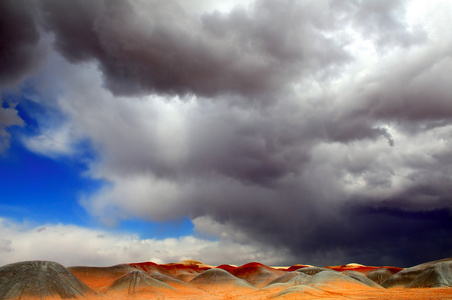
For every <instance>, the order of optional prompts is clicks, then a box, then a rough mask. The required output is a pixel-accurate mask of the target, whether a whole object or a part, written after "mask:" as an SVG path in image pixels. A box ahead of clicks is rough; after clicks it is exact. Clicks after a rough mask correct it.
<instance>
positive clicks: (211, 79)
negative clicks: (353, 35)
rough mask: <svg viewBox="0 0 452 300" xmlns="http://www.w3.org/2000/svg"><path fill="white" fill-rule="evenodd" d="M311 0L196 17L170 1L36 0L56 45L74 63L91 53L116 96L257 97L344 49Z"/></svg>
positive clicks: (336, 59) (330, 19) (329, 18)
mask: <svg viewBox="0 0 452 300" xmlns="http://www.w3.org/2000/svg"><path fill="white" fill-rule="evenodd" d="M324 4H326V3H324ZM310 6H314V5H313V3H312V2H310V1H308V2H306V3H304V2H300V3H295V2H293V1H280V2H273V1H258V2H257V3H256V5H255V6H254V9H252V10H244V9H242V8H237V9H235V10H233V11H232V12H231V13H230V14H227V15H225V14H220V13H218V12H214V13H212V14H205V15H203V16H202V17H201V18H200V19H198V18H194V17H193V16H192V15H188V14H187V13H185V12H184V11H183V10H182V9H181V8H180V7H179V6H178V5H177V4H175V3H173V2H171V1H165V2H162V1H148V2H135V5H134V2H130V3H128V2H126V1H96V2H86V1H65V2H61V1H42V7H43V11H44V12H43V16H44V22H45V28H46V29H47V30H49V31H50V32H52V33H54V34H55V46H56V48H57V49H58V50H59V51H60V52H61V53H62V54H63V55H64V56H65V57H67V58H68V59H69V60H70V61H73V62H79V61H84V60H90V59H96V60H97V61H98V63H99V67H100V68H101V70H102V72H103V74H104V76H105V84H106V86H107V87H108V88H109V89H110V90H112V91H113V92H114V93H115V94H121V95H134V94H145V93H149V92H159V93H169V94H174V93H178V94H186V93H195V94H197V95H204V96H214V95H217V94H222V93H240V94H245V95H256V94H257V95H260V96H261V97H262V96H263V93H268V92H270V91H272V92H273V93H274V92H277V91H278V90H279V89H280V88H281V87H283V86H285V85H286V83H287V82H288V81H290V80H291V79H292V78H293V77H294V76H299V75H300V74H303V73H309V74H311V75H312V74H315V73H317V72H320V71H321V70H322V69H325V68H330V69H334V67H338V66H340V65H341V64H342V63H343V62H344V61H346V60H347V59H348V55H347V53H346V52H345V51H343V49H342V48H341V43H342V42H341V41H336V40H334V39H332V38H327V37H325V36H324V35H321V34H320V32H319V31H318V27H321V28H322V30H325V31H328V30H332V29H333V28H334V26H335V24H336V22H335V20H334V15H333V14H332V11H326V12H323V11H322V9H323V7H320V8H316V7H315V6H314V9H316V10H318V12H319V13H321V15H320V18H319V16H318V15H317V16H314V15H313V14H311V13H308V12H309V8H310ZM324 6H325V7H326V9H328V5H324ZM143 9H146V15H142V14H141V12H140V10H143ZM75 16H77V17H75ZM317 23H319V24H317ZM314 39H315V43H312V42H311V41H313V40H314Z"/></svg>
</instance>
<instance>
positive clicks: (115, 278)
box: [0, 258, 452, 300]
mask: <svg viewBox="0 0 452 300" xmlns="http://www.w3.org/2000/svg"><path fill="white" fill-rule="evenodd" d="M380 284H381V285H380ZM67 298H80V299H92V300H99V299H138V300H143V299H198V300H210V299H239V300H240V299H255V300H258V299H344V298H346V299H452V258H448V259H443V260H440V261H433V262H427V263H424V264H421V265H417V266H413V267H411V268H406V269H401V268H397V267H389V266H385V267H375V266H363V265H360V264H347V265H341V266H328V267H314V266H309V265H295V266H292V267H289V268H282V267H269V266H266V265H263V264H260V263H257V262H253V263H248V264H245V265H242V266H238V267H236V266H232V265H220V266H218V267H212V266H208V265H205V264H203V263H201V262H198V261H192V260H189V261H183V262H180V263H172V264H156V263H152V262H142V263H131V264H122V265H116V266H111V267H84V266H77V267H69V268H67V269H66V268H65V267H63V266H62V265H60V264H58V263H55V262H42V261H34V262H21V263H15V264H10V265H6V266H3V267H1V268H0V299H67Z"/></svg>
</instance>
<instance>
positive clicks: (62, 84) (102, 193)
mask: <svg viewBox="0 0 452 300" xmlns="http://www.w3.org/2000/svg"><path fill="white" fill-rule="evenodd" d="M5 3H6V2H5ZM7 3H9V4H7V5H9V6H8V8H9V9H11V8H13V9H15V10H17V11H18V13H20V14H21V15H23V16H24V17H26V18H27V20H28V21H27V22H25V23H23V24H22V23H21V26H16V27H18V28H17V30H16V31H17V32H16V35H15V36H17V38H16V39H15V40H17V43H16V44H14V43H11V45H10V47H17V48H20V47H24V45H26V44H27V43H30V44H33V45H37V43H38V42H37V40H38V37H39V35H37V34H38V33H40V34H41V41H50V40H52V41H53V43H52V45H53V48H52V49H50V50H48V53H47V57H48V58H47V63H45V64H44V65H43V66H42V67H41V68H40V70H39V72H38V75H37V76H31V77H29V78H28V82H29V84H32V85H34V86H36V87H38V88H37V90H38V92H39V97H37V98H38V100H37V101H40V102H41V103H42V104H43V105H47V106H49V107H52V108H53V109H57V110H58V111H59V112H61V114H62V115H63V116H64V117H65V119H66V122H65V125H64V126H65V127H64V128H55V129H53V130H47V131H46V132H43V136H45V137H46V139H45V140H46V141H52V140H60V141H65V142H64V147H65V148H63V150H64V151H63V152H64V153H65V154H66V155H71V153H73V152H72V151H71V149H70V147H76V145H77V143H76V141H77V140H85V139H87V140H89V141H90V142H91V143H92V145H93V147H94V149H95V150H96V152H97V154H98V157H97V159H96V160H93V161H92V162H91V164H90V175H91V176H92V177H93V178H96V179H103V180H105V181H107V182H108V183H109V184H108V185H106V186H105V187H104V188H103V189H101V190H99V191H98V192H97V193H96V194H92V195H85V196H84V197H83V199H81V204H82V205H83V206H84V207H85V208H86V209H87V210H88V211H89V212H90V213H91V214H93V215H94V216H96V217H98V218H99V219H101V220H102V221H103V222H105V223H107V224H114V223H115V222H117V221H118V220H121V219H130V218H142V219H148V220H154V221H159V220H170V219H173V218H178V217H181V216H188V217H190V218H191V219H192V221H193V222H194V224H195V226H196V228H197V229H198V234H200V235H203V234H204V235H207V236H216V237H218V238H220V240H221V239H222V238H227V239H228V240H229V241H232V242H234V243H246V242H247V241H251V243H261V244H265V245H270V246H271V245H273V246H274V245H282V247H283V248H284V247H287V248H288V249H289V250H290V252H289V253H287V252H284V251H283V250H281V251H283V252H284V253H285V255H286V256H285V257H286V260H285V263H287V264H293V263H297V262H298V263H299V262H300V260H303V261H302V262H303V263H313V264H323V265H325V264H334V263H344V262H348V261H352V260H353V261H358V262H360V263H367V264H395V265H413V264H415V263H417V262H422V261H426V260H429V259H437V258H441V257H444V256H450V250H449V249H451V246H452V245H451V242H450V241H451V240H452V239H451V237H452V236H451V235H452V230H451V229H452V221H451V217H450V211H451V206H452V199H451V198H450V194H451V187H452V182H451V181H452V169H451V162H452V150H451V149H452V147H451V137H452V124H451V118H452V99H451V95H452V90H451V85H450V84H449V83H448V73H449V70H450V67H451V64H452V56H451V53H452V39H450V38H448V36H449V35H448V34H447V32H446V30H445V29H444V22H445V21H447V20H450V18H451V17H452V15H451V14H450V8H451V7H450V4H449V3H448V1H437V2H435V3H432V4H429V6H425V3H422V1H289V0H287V1H269V0H267V1H255V2H251V3H249V5H246V6H245V5H242V6H240V5H236V6H231V7H230V10H226V11H224V10H223V11H215V10H208V11H207V12H205V13H199V12H194V11H189V10H186V9H184V7H183V6H181V5H179V4H178V2H173V1H165V2H162V1H130V2H129V1H96V2H86V1H75V0H74V1H66V2H61V1H37V2H32V3H33V4H34V8H35V9H36V10H37V13H36V12H35V14H32V13H31V12H30V10H27V7H25V6H24V7H19V6H15V5H14V4H12V2H11V3H10V2H7ZM30 14H31V15H30ZM74 15H77V16H78V17H77V18H73V17H72V16H74ZM118 20H121V22H118ZM16 27H14V28H16ZM22 27H23V28H28V27H30V28H31V29H30V32H31V33H29V35H27V34H25V33H24V31H25V29H21V28H22ZM35 35H37V37H35ZM48 47H51V46H48ZM27 49H29V48H27ZM30 51H32V50H30ZM36 51H37V50H35V51H34V52H33V53H38V52H36ZM28 65H29V66H28V67H21V66H20V65H18V66H15V65H10V66H8V68H10V69H14V72H13V73H12V74H31V73H27V72H28V71H29V70H31V65H32V64H31V63H29V64H28ZM25 69H26V70H25ZM24 70H25V71H24ZM27 70H28V71H27ZM26 71H27V72H26ZM21 76H23V75H21ZM16 77H17V78H19V75H17V76H16ZM11 78H12V77H11ZM8 80H9V79H8ZM2 82H4V83H5V84H6V82H7V81H6V80H3V81H2ZM8 82H9V81H8ZM9 84H10V83H9ZM67 128H70V130H68V129H67ZM68 136H70V138H71V139H72V140H73V141H75V142H73V143H70V142H69V139H68ZM39 141H40V139H39V137H35V138H31V139H30V140H29V141H26V142H25V143H26V144H27V145H29V146H30V147H29V148H30V149H31V150H33V149H37V150H33V151H38V152H40V153H44V154H45V153H47V154H48V155H49V156H52V151H55V149H51V148H52V147H47V146H46V145H47V144H48V143H47V144H46V143H44V144H43V143H38V142H39ZM41 141H42V139H41ZM426 256H427V257H426ZM221 258H222V257H219V259H221ZM223 262H224V261H218V263H223Z"/></svg>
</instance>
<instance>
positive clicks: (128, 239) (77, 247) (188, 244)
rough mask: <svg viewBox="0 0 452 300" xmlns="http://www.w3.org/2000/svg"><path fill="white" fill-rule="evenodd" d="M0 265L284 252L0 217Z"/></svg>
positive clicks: (279, 255) (232, 258) (236, 258)
mask: <svg viewBox="0 0 452 300" xmlns="http://www.w3.org/2000/svg"><path fill="white" fill-rule="evenodd" d="M0 232H2V238H1V239H0V265H5V264H8V263H13V262H17V261H24V260H51V261H56V262H59V263H61V264H63V265H65V266H74V265H93V266H109V265H114V264H120V263H132V262H141V261H154V262H157V263H171V262H178V261H182V260H185V259H195V260H200V261H202V262H204V263H207V264H211V265H219V264H223V263H229V264H239V265H240V264H244V263H247V262H250V261H255V260H259V261H261V262H263V263H267V264H278V263H281V262H283V261H284V259H285V258H286V255H287V253H285V252H284V251H281V252H278V250H277V249H274V248H271V247H262V246H258V245H255V246H252V245H244V244H239V243H234V242H232V241H229V240H220V241H212V240H207V239H202V238H198V237H195V236H183V237H180V238H166V239H161V240H158V239H141V238H139V237H138V236H136V235H134V234H124V233H123V234H117V233H112V232H106V231H103V230H96V229H89V228H85V227H80V226H74V225H64V224H57V225H54V224H42V225H40V226H30V225H27V224H20V223H17V222H14V221H11V220H8V219H4V218H0Z"/></svg>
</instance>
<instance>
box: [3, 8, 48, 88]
mask: <svg viewBox="0 0 452 300" xmlns="http://www.w3.org/2000/svg"><path fill="white" fill-rule="evenodd" d="M38 42H39V32H38V29H37V26H36V24H35V6H34V1H31V0H30V1H27V0H25V1H14V0H5V1H1V2H0V87H5V86H11V85H15V84H17V83H20V82H21V81H22V80H23V79H24V77H25V76H26V75H28V74H29V72H30V70H31V69H33V68H34V67H36V66H37V63H38V61H39V59H40V58H41V57H42V54H43V53H42V51H40V50H39V49H38Z"/></svg>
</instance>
